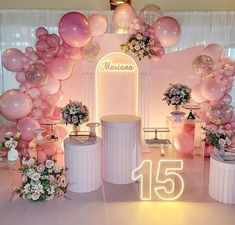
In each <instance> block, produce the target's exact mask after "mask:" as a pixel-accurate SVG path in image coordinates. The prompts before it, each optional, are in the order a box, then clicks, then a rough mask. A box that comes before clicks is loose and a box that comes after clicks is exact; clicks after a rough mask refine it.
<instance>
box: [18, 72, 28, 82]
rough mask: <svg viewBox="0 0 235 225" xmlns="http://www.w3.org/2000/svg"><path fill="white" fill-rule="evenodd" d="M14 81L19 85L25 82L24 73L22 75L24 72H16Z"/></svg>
mask: <svg viewBox="0 0 235 225" xmlns="http://www.w3.org/2000/svg"><path fill="white" fill-rule="evenodd" d="M16 80H17V81H18V82H19V83H22V82H25V81H26V78H25V73H24V72H18V73H17V74H16Z"/></svg>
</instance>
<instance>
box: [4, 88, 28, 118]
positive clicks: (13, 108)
mask: <svg viewBox="0 0 235 225" xmlns="http://www.w3.org/2000/svg"><path fill="white" fill-rule="evenodd" d="M31 110H32V99H31V98H30V97H29V96H28V95H26V94H24V93H22V92H20V91H19V90H16V89H11V90H8V91H6V92H4V93H3V94H2V95H1V97H0V112H1V113H2V114H3V116H5V117H6V118H7V119H10V120H18V119H21V118H23V117H25V116H27V115H28V114H29V113H30V112H31Z"/></svg>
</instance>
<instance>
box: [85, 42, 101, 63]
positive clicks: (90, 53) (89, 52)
mask: <svg viewBox="0 0 235 225" xmlns="http://www.w3.org/2000/svg"><path fill="white" fill-rule="evenodd" d="M99 56H100V46H99V44H98V43H97V42H93V43H90V44H88V45H86V46H85V47H83V49H82V57H83V59H84V60H87V61H95V60H97V59H98V58H99Z"/></svg>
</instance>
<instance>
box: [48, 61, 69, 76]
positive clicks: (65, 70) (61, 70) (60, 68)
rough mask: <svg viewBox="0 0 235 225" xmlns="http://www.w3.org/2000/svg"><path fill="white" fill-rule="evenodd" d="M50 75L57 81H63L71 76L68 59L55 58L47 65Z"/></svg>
mask: <svg viewBox="0 0 235 225" xmlns="http://www.w3.org/2000/svg"><path fill="white" fill-rule="evenodd" d="M49 69H50V72H51V74H52V75H53V76H54V77H55V78H56V79H59V80H65V79H67V78H68V77H69V76H70V75H71V74H72V70H73V68H72V64H71V63H70V61H69V60H68V59H63V58H55V59H53V60H52V61H51V62H50V64H49Z"/></svg>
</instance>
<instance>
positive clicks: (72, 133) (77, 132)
mask: <svg viewBox="0 0 235 225" xmlns="http://www.w3.org/2000/svg"><path fill="white" fill-rule="evenodd" d="M79 131H80V126H79V125H76V124H73V131H72V132H71V133H70V135H72V136H78V134H79Z"/></svg>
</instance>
